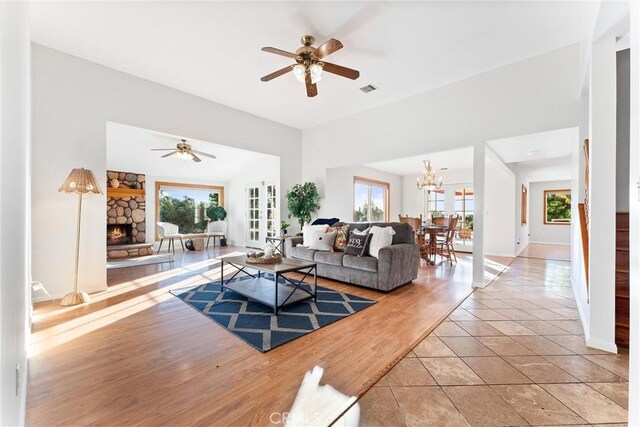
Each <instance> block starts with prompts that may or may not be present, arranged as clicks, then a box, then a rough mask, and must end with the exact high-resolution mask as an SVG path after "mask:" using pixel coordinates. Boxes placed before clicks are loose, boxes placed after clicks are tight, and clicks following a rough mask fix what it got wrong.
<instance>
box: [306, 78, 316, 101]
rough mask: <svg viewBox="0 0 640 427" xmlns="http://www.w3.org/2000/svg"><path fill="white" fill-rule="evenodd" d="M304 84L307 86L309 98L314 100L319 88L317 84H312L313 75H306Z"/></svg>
mask: <svg viewBox="0 0 640 427" xmlns="http://www.w3.org/2000/svg"><path fill="white" fill-rule="evenodd" d="M304 82H305V83H306V86H307V96H308V97H309V98H313V97H314V96H316V95H317V94H318V87H317V86H316V84H315V83H311V74H309V73H306V74H305V78H304Z"/></svg>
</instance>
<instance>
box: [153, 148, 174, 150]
mask: <svg viewBox="0 0 640 427" xmlns="http://www.w3.org/2000/svg"><path fill="white" fill-rule="evenodd" d="M173 150H175V148H149V151H173Z"/></svg>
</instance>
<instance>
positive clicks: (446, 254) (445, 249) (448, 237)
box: [436, 215, 459, 264]
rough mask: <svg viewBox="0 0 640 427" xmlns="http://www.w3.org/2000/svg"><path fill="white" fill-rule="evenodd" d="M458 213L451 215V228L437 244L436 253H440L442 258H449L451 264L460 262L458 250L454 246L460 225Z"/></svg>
mask: <svg viewBox="0 0 640 427" xmlns="http://www.w3.org/2000/svg"><path fill="white" fill-rule="evenodd" d="M458 219H459V216H458V215H455V216H454V215H451V216H450V217H449V221H448V222H449V228H448V229H447V231H446V233H445V237H444V239H442V240H441V239H438V243H437V244H436V254H438V255H440V257H441V258H447V259H448V260H449V263H450V264H453V262H454V261H455V263H456V264H457V263H458V258H457V257H456V250H455V248H454V247H453V239H454V237H455V235H456V228H457V226H458Z"/></svg>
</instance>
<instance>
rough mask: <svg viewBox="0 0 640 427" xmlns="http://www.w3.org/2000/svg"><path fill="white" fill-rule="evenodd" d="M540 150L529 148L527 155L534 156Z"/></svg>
mask: <svg viewBox="0 0 640 427" xmlns="http://www.w3.org/2000/svg"><path fill="white" fill-rule="evenodd" d="M539 152H540V150H529V151H527V156H533V155H534V154H538V153H539Z"/></svg>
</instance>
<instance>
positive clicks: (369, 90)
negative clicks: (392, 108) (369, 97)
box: [360, 85, 378, 93]
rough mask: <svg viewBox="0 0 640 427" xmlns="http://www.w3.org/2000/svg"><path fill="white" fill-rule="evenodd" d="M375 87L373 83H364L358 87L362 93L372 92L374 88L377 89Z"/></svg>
mask: <svg viewBox="0 0 640 427" xmlns="http://www.w3.org/2000/svg"><path fill="white" fill-rule="evenodd" d="M377 89H378V88H377V87H375V86H374V85H366V86H364V87H361V88H360V90H361V91H363V92H364V93H369V92H373V91H374V90H377Z"/></svg>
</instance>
